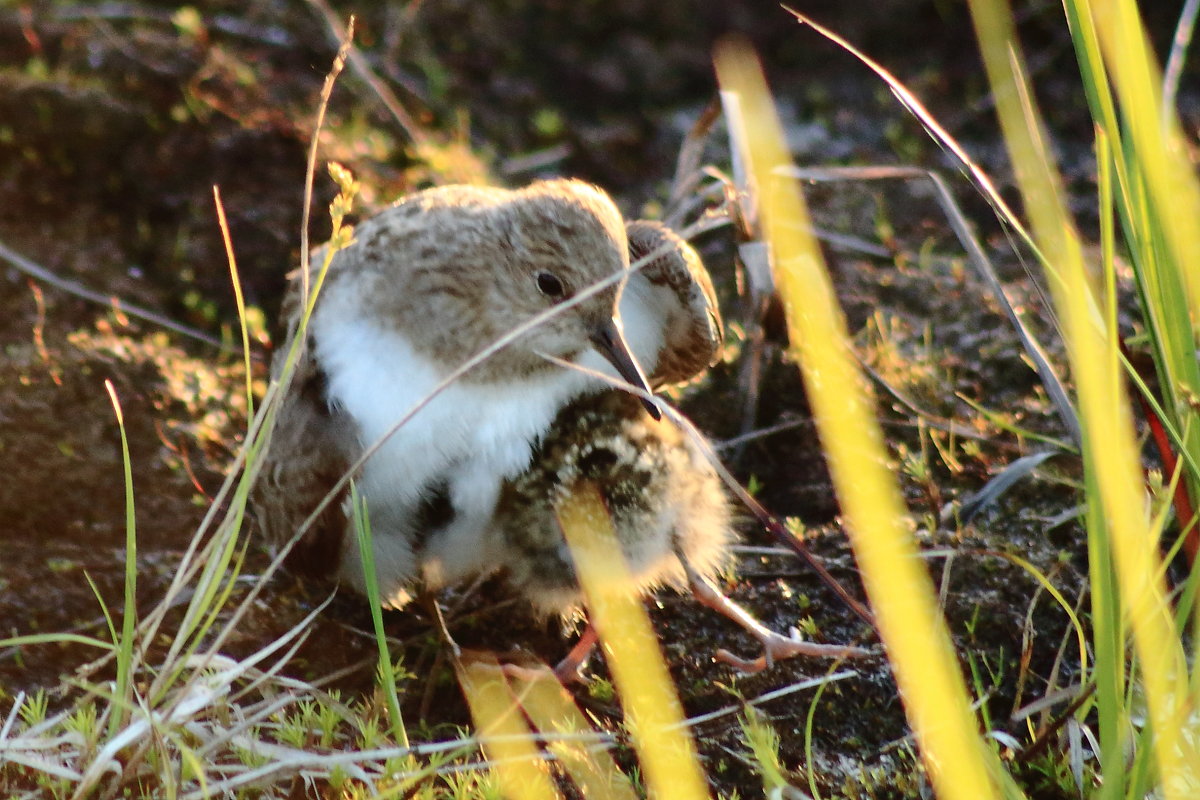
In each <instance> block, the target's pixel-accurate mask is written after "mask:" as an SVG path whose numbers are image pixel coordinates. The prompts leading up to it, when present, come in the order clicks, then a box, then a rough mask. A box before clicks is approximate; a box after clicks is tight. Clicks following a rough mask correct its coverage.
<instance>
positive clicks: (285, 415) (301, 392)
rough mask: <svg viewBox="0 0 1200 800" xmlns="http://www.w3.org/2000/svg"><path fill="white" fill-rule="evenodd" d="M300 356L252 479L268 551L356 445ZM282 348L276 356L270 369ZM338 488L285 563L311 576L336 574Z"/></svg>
mask: <svg viewBox="0 0 1200 800" xmlns="http://www.w3.org/2000/svg"><path fill="white" fill-rule="evenodd" d="M311 351H312V348H311V347H309V348H306V350H305V352H304V353H302V354H301V357H300V361H299V362H298V364H297V368H296V372H295V374H294V377H293V379H292V383H291V386H290V387H289V389H288V391H287V393H286V394H285V395H284V397H283V398H282V400H281V403H280V408H279V413H278V416H277V418H276V423H275V429H274V432H273V433H272V436H271V441H270V443H269V446H268V449H267V453H266V456H265V460H264V462H263V465H262V470H261V472H260V473H259V478H258V481H257V483H256V484H255V489H254V497H253V508H254V513H255V517H256V519H257V521H258V525H259V528H260V529H261V531H262V533H263V535H264V537H265V539H266V541H267V542H268V544H269V545H270V546H271V548H272V549H273V550H278V549H280V548H283V547H286V546H288V544H289V543H290V542H291V541H292V539H293V538H295V535H296V532H297V531H298V530H299V529H300V527H301V526H302V525H303V524H304V522H305V520H307V519H308V517H309V516H310V515H311V514H312V512H313V511H314V509H316V508H317V506H318V505H319V504H320V503H321V502H322V501H323V500H324V499H325V497H326V495H328V494H329V492H330V490H331V489H332V488H333V486H334V485H335V484H336V483H337V482H338V480H339V479H340V478H341V477H342V476H343V475H344V474H345V472H346V470H347V468H348V467H349V465H350V463H351V462H352V460H353V458H354V454H355V450H356V448H357V436H356V434H355V431H354V428H353V423H352V422H351V421H350V420H349V419H348V418H347V416H346V414H345V413H344V412H342V411H340V410H339V409H337V408H333V407H331V406H330V404H329V402H328V399H327V395H326V385H325V383H326V381H325V375H324V373H323V372H322V371H321V370H320V368H319V366H318V365H317V363H316V361H315V360H314V359H313V358H312V357H311V355H310V353H311ZM282 358H283V353H282V352H281V353H279V354H277V356H276V362H277V363H276V365H275V366H276V368H277V369H278V368H279V367H281V364H280V363H278V362H280V361H281V360H282ZM347 492H348V489H347V488H342V489H340V490H339V491H338V493H337V496H335V497H333V498H332V499H330V501H329V502H328V503H327V504H326V506H325V509H324V510H323V511H322V512H321V514H320V515H319V516H318V517H317V518H316V520H315V521H314V522H313V524H312V525H311V526H310V527H309V528H308V530H307V531H305V533H304V534H303V535H302V536H301V537H300V538H299V540H298V541H296V542H295V543H294V544H292V545H291V550H290V551H289V553H288V555H287V558H286V563H287V565H288V568H289V569H291V570H292V571H293V572H297V573H300V574H305V575H311V576H319V577H320V576H328V575H332V574H334V573H336V571H337V569H338V564H339V563H340V560H341V553H342V547H343V541H342V540H343V538H344V536H345V532H346V520H347V517H346V512H345V509H344V501H345V499H346V494H347Z"/></svg>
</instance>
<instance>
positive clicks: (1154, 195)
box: [1080, 0, 1200, 326]
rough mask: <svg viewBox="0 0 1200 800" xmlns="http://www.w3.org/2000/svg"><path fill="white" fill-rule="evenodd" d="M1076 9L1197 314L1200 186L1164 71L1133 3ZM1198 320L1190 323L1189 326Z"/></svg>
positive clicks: (1118, 0)
mask: <svg viewBox="0 0 1200 800" xmlns="http://www.w3.org/2000/svg"><path fill="white" fill-rule="evenodd" d="M1080 5H1081V7H1083V8H1086V9H1088V10H1089V11H1091V19H1092V20H1093V22H1094V24H1095V26H1096V31H1097V33H1098V34H1099V39H1100V46H1101V49H1102V50H1103V52H1104V58H1105V61H1106V62H1107V63H1108V68H1109V74H1110V75H1111V77H1112V80H1113V82H1114V84H1115V85H1116V89H1117V95H1118V97H1119V99H1120V102H1121V108H1122V111H1123V113H1122V117H1123V118H1124V120H1125V123H1126V126H1127V128H1128V133H1129V135H1130V137H1131V139H1132V145H1133V149H1134V151H1135V152H1136V153H1137V161H1138V166H1139V168H1140V169H1141V171H1142V172H1143V174H1144V176H1145V183H1146V187H1145V188H1146V189H1147V190H1148V191H1149V194H1150V199H1151V203H1152V206H1153V214H1154V216H1155V217H1157V218H1158V219H1160V220H1162V228H1163V232H1164V233H1165V235H1166V237H1167V244H1168V246H1169V248H1170V251H1171V258H1172V260H1173V261H1174V263H1175V264H1178V265H1181V267H1183V269H1182V277H1183V280H1184V283H1185V285H1186V287H1187V292H1188V295H1189V297H1190V298H1191V307H1192V310H1193V313H1195V312H1196V311H1197V310H1200V272H1197V271H1196V269H1195V265H1196V264H1197V263H1198V262H1200V225H1197V220H1200V184H1197V182H1196V179H1195V172H1194V170H1193V168H1192V160H1191V158H1190V157H1189V155H1188V150H1187V145H1186V140H1185V138H1184V136H1183V132H1182V131H1181V130H1180V127H1179V120H1178V118H1177V116H1176V115H1175V113H1174V110H1173V109H1164V108H1163V105H1162V73H1161V72H1160V70H1159V69H1158V65H1157V63H1156V62H1155V60H1154V57H1153V55H1152V50H1151V49H1150V43H1149V41H1148V40H1147V37H1146V31H1145V28H1144V27H1143V26H1142V21H1141V17H1140V16H1139V14H1138V9H1137V4H1136V3H1135V2H1133V0H1090V2H1083V3H1080ZM1164 112H1165V113H1164ZM1198 322H1200V320H1197V319H1195V318H1193V319H1192V324H1193V326H1194V325H1196V324H1197V323H1198Z"/></svg>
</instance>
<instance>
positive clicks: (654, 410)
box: [591, 317, 662, 420]
mask: <svg viewBox="0 0 1200 800" xmlns="http://www.w3.org/2000/svg"><path fill="white" fill-rule="evenodd" d="M591 338H592V344H594V345H595V346H596V350H597V351H599V353H600V355H602V356H604V357H605V358H607V359H608V362H609V363H610V364H612V365H613V366H614V367H616V369H617V374H618V375H620V376H621V377H622V378H624V379H625V381H626V382H627V383H630V384H632V385H633V386H636V387H637V388H639V389H641V390H642V391H644V392H646V393H647V394H652V392H651V391H650V384H649V382H648V381H647V380H646V373H644V372H642V367H641V365H640V364H638V363H637V359H635V358H634V357H633V354H632V353H631V352H630V351H629V345H628V344H626V342H625V336H624V335H623V334H622V333H621V326H620V324H619V323H618V322H617V320H616V319H615V318H612V317H610V318H609V319H606V320H605V321H604V322H603V323H602V324H601V325H600V326H599V327H597V328H596V329H595V330H594V331H592V337H591ZM642 405H644V406H645V407H646V411H647V412H648V413H649V414H650V416H652V417H654V418H655V419H656V420H657V419H662V412H661V411H659V410H658V406H656V405H654V403H652V402H650V401H649V400H648V399H646V398H642Z"/></svg>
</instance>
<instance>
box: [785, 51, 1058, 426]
mask: <svg viewBox="0 0 1200 800" xmlns="http://www.w3.org/2000/svg"><path fill="white" fill-rule="evenodd" d="M839 43H840V42H839ZM855 55H858V54H857V53H855ZM893 80H894V79H893ZM945 135H946V136H947V137H948V136H949V134H945ZM964 152H965V151H964ZM981 172H982V171H981ZM775 173H776V174H779V175H787V176H789V177H792V178H796V179H798V180H804V181H815V182H834V181H859V180H861V181H886V180H902V181H911V180H928V181H929V182H930V183H932V184H933V189H934V197H935V198H936V199H937V202H938V205H939V206H940V207H941V209H942V213H943V214H945V215H946V219H947V221H949V223H950V228H951V230H953V231H954V235H955V237H956V238H957V239H958V241H959V244H961V245H962V247H963V250H964V251H966V254H967V259H968V260H969V261H970V262H971V266H973V267H974V268H975V272H976V274H978V275H979V277H981V278H983V280H984V283H986V284H987V286H988V289H989V290H991V292H992V295H993V296H994V297H995V298H996V300H997V302H998V303H999V304H1000V307H1001V308H1002V309H1003V310H1004V314H1005V316H1006V317H1007V318H1008V321H1009V323H1010V324H1011V325H1012V327H1013V330H1014V331H1016V333H1017V336H1018V338H1020V340H1021V346H1022V347H1023V348H1025V352H1026V354H1027V355H1028V356H1029V358H1030V360H1031V361H1032V362H1033V364H1034V369H1035V370H1036V371H1037V373H1038V377H1039V378H1041V380H1042V384H1043V385H1044V386H1045V387H1046V392H1047V394H1049V395H1050V399H1051V400H1052V401H1053V402H1054V405H1055V408H1056V409H1057V410H1058V415H1059V418H1060V419H1061V420H1062V422H1063V424H1064V425H1065V426H1066V428H1067V430H1068V431H1069V432H1070V433H1071V438H1072V441H1073V442H1075V444H1076V446H1078V445H1079V442H1080V433H1079V419H1078V416H1077V415H1076V413H1075V408H1074V405H1073V404H1072V403H1071V401H1070V399H1069V398H1068V397H1067V391H1066V388H1065V387H1064V386H1063V383H1062V380H1061V379H1060V378H1059V376H1058V371H1057V370H1056V369H1055V368H1054V366H1053V365H1052V364H1051V363H1050V359H1049V357H1048V356H1047V355H1046V351H1045V348H1044V347H1042V345H1041V343H1040V342H1039V341H1038V339H1037V337H1036V336H1035V335H1034V333H1033V331H1032V329H1031V328H1030V327H1029V325H1028V324H1027V323H1026V322H1025V320H1024V319H1023V318H1022V316H1021V314H1020V313H1019V312H1018V311H1017V306H1016V304H1015V303H1013V301H1012V300H1011V299H1010V298H1009V296H1008V291H1007V290H1006V289H1005V288H1004V284H1003V283H1002V282H1001V281H1000V276H999V275H997V274H996V270H995V268H993V267H992V262H991V260H990V259H988V257H987V255H986V254H985V253H984V251H983V247H982V246H981V245H980V244H979V239H978V238H977V237H976V236H975V233H974V231H973V230H972V229H971V224H970V223H969V222H968V221H967V217H966V215H965V214H964V213H963V212H962V209H961V208H959V205H958V203H957V201H955V199H954V195H953V194H952V193H951V191H950V187H949V186H948V185H947V184H946V181H945V179H944V178H942V176H941V175H939V174H938V173H937V172H936V171H934V170H930V169H922V168H920V167H894V166H873V167H792V166H788V167H781V168H778V169H776V170H775ZM1035 286H1038V285H1037V284H1036V282H1035ZM1038 291H1039V292H1040V291H1041V289H1040V286H1039V287H1038Z"/></svg>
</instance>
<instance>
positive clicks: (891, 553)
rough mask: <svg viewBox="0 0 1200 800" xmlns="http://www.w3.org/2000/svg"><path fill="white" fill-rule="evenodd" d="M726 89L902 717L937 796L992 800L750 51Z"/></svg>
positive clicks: (723, 63)
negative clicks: (739, 114) (737, 110)
mask: <svg viewBox="0 0 1200 800" xmlns="http://www.w3.org/2000/svg"><path fill="white" fill-rule="evenodd" d="M716 64H717V75H718V78H719V80H720V83H721V87H722V89H723V90H725V91H730V92H736V93H737V95H738V97H739V100H740V107H741V109H742V111H743V113H744V115H745V120H744V123H743V128H744V130H745V131H746V133H747V149H748V150H749V152H748V153H747V156H748V159H747V160H748V162H749V164H750V167H751V175H752V177H753V180H754V182H755V184H756V185H757V189H758V192H759V199H760V203H761V214H762V218H763V224H764V229H765V231H766V234H767V238H768V240H769V241H770V245H771V254H772V258H773V263H774V267H775V273H776V281H777V283H778V286H779V292H780V295H781V297H782V299H783V303H784V310H785V313H786V316H787V321H788V330H789V333H790V337H791V341H792V353H793V354H794V355H795V356H796V357H797V360H798V361H799V362H800V364H801V369H802V371H803V376H804V384H805V388H806V390H807V392H808V399H809V402H810V403H811V405H812V409H813V417H814V419H815V421H816V423H817V429H818V431H819V433H820V437H821V442H822V445H823V446H824V449H825V453H826V455H827V457H828V461H829V467H830V472H831V474H832V476H833V482H834V485H835V487H836V489H837V493H838V498H839V500H840V502H841V505H842V509H843V512H844V514H845V521H846V529H847V531H848V533H849V535H850V539H851V543H852V544H853V546H854V551H855V555H856V557H857V559H858V563H859V566H860V568H861V570H862V577H863V583H864V585H865V586H866V590H867V594H868V595H869V597H870V599H871V605H872V608H873V610H874V612H875V614H876V621H877V622H878V626H879V629H880V634H881V636H882V638H883V641H884V644H885V645H886V646H887V650H888V655H889V657H890V658H891V660H892V664H893V666H894V668H895V672H896V680H897V682H898V684H899V687H900V693H901V696H902V698H903V701H904V705H905V709H906V711H907V713H908V718H909V720H910V722H911V724H912V727H913V730H914V731H915V732H916V735H917V740H918V743H919V745H920V748H921V753H922V756H923V758H924V760H925V764H926V765H927V767H928V769H929V774H930V776H931V778H932V780H933V783H934V786H935V788H936V790H937V794H938V796H939V797H943V798H961V800H968V799H969V800H981V799H982V798H994V797H997V796H998V787H997V785H996V783H995V781H994V780H993V777H992V776H991V775H990V774H989V767H988V764H987V760H986V755H985V749H984V746H983V744H982V741H981V739H980V737H979V735H978V731H977V728H976V724H975V720H974V719H973V718H972V715H971V712H970V704H969V701H968V695H967V690H966V686H965V685H964V682H963V677H962V674H961V672H960V671H959V668H958V663H957V661H956V659H955V657H954V651H953V649H952V646H951V643H950V639H949V636H948V634H947V632H946V630H945V627H944V624H943V622H942V619H941V617H940V615H939V613H938V610H937V607H936V605H935V603H934V599H933V598H934V595H933V591H932V585H931V583H930V581H929V577H928V575H927V574H926V573H925V571H924V569H923V567H922V565H921V562H920V561H919V559H918V558H917V554H916V550H915V547H914V545H913V542H912V540H911V539H910V537H909V536H908V534H907V530H906V523H905V519H906V516H907V511H906V509H905V507H904V504H903V502H902V500H901V497H900V493H899V489H898V488H897V486H896V482H895V479H894V478H893V476H892V475H891V474H890V473H889V471H888V468H887V453H886V450H885V449H884V447H883V439H882V436H881V433H880V430H879V425H878V422H877V421H876V419H875V415H874V411H873V408H872V402H871V399H870V398H869V396H868V394H867V392H866V390H865V388H864V384H863V382H862V380H861V378H860V376H859V374H858V371H857V368H856V366H855V363H854V358H853V355H852V354H851V352H850V346H849V337H848V335H847V332H846V324H845V321H844V319H843V317H842V315H841V312H840V310H839V308H838V306H837V303H836V300H835V297H834V293H833V289H832V286H831V284H830V281H829V276H828V274H827V272H826V270H825V266H824V263H823V260H822V258H821V254H820V250H819V249H818V247H817V245H816V243H815V241H813V239H812V237H811V235H810V234H809V233H808V230H809V229H808V223H807V212H806V209H805V207H804V200H803V198H802V196H801V194H800V191H799V187H798V186H797V185H796V183H795V182H794V181H790V180H783V179H781V178H780V177H778V176H776V175H775V174H773V173H774V170H776V168H778V167H783V166H785V165H790V163H791V160H790V157H789V155H788V153H787V151H786V149H785V147H784V139H783V131H782V129H781V127H780V124H779V121H778V118H777V116H776V113H775V109H774V107H773V105H772V103H771V100H770V96H769V94H768V92H767V87H766V83H765V80H764V79H763V76H762V69H761V66H760V65H759V63H758V60H757V58H756V57H755V55H754V53H753V52H752V51H751V50H750V48H749V47H748V45H745V44H743V43H740V42H726V43H723V44H722V45H721V46H720V47H719V48H718V50H717V54H716Z"/></svg>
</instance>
